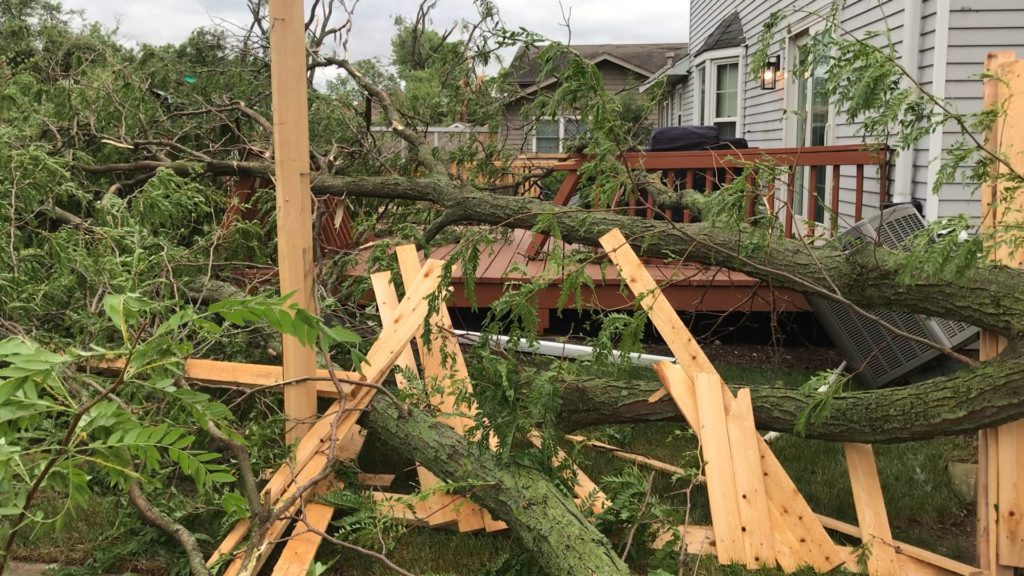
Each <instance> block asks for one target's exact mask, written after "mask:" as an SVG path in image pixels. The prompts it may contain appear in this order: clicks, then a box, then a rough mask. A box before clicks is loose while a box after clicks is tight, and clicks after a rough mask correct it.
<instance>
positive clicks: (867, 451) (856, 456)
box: [843, 442, 900, 576]
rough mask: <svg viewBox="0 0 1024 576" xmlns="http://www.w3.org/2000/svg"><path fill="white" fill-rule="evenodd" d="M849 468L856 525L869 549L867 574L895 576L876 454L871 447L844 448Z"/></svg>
mask: <svg viewBox="0 0 1024 576" xmlns="http://www.w3.org/2000/svg"><path fill="white" fill-rule="evenodd" d="M843 452H844V453H845V454H846V466H847V468H848V469H849V471H850V487H851V488H852V489H853V505H854V507H855V508H856V509H857V523H858V524H860V528H861V542H863V543H864V544H865V545H866V546H868V547H869V549H870V551H871V553H870V555H869V556H868V560H867V565H868V574H870V575H871V576H896V575H897V574H899V573H900V572H899V564H898V563H897V561H896V550H895V549H894V548H893V545H892V530H891V529H890V528H889V517H888V514H887V513H886V511H885V500H884V499H883V498H882V484H881V483H880V482H879V480H878V468H877V466H876V465H875V452H874V450H873V449H872V448H871V445H870V444H856V443H852V442H847V443H845V444H843Z"/></svg>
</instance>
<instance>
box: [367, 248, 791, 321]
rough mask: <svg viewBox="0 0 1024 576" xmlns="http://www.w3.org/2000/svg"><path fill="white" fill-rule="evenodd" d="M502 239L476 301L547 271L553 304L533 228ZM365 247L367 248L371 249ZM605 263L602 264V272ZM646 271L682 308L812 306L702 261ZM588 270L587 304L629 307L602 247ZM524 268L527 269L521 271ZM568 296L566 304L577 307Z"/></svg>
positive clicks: (484, 267) (458, 274)
mask: <svg viewBox="0 0 1024 576" xmlns="http://www.w3.org/2000/svg"><path fill="white" fill-rule="evenodd" d="M507 238H508V239H507V240H504V241H495V242H494V244H492V245H491V246H487V247H484V248H483V249H482V250H481V251H480V261H479V263H478V264H477V273H476V282H475V290H474V292H475V295H476V305H477V306H481V307H487V306H488V305H490V303H491V302H494V301H495V300H497V298H499V297H500V296H501V294H502V292H503V290H504V287H505V284H506V283H516V282H519V283H522V282H528V281H529V280H531V279H533V278H534V277H537V276H539V275H541V274H544V275H546V276H548V277H551V278H552V283H551V286H549V287H548V288H546V289H545V290H543V291H542V292H541V293H540V294H539V295H538V307H539V308H542V309H543V308H554V307H555V303H556V302H557V299H558V293H559V290H560V285H561V276H563V274H564V272H565V271H564V270H562V271H556V270H554V266H555V263H554V262H553V261H549V260H548V259H547V258H546V254H547V253H544V254H542V255H541V256H540V257H539V258H537V259H535V260H531V259H530V258H529V257H527V250H528V248H529V245H530V241H531V239H532V233H531V232H528V231H526V230H513V231H512V233H511V234H510V235H509V236H508V237H507ZM552 246H559V247H562V248H564V249H565V250H572V249H576V248H583V249H589V247H582V246H578V245H573V244H566V243H564V242H561V241H559V240H555V239H553V238H551V239H549V240H548V244H547V249H548V250H550V249H551V247H552ZM455 247H456V245H455V244H449V245H444V246H439V247H437V248H434V249H433V250H431V252H430V256H431V258H437V259H445V258H447V257H448V256H450V255H451V254H452V252H453V251H454V249H455ZM368 250H369V249H367V253H368ZM364 262H365V260H362V261H361V262H360V263H359V264H357V265H356V266H354V267H352V268H351V269H350V270H348V271H347V274H348V275H352V276H360V275H365V274H366V269H365V264H364ZM602 264H604V269H603V272H602ZM646 266H647V269H648V271H649V272H650V273H651V276H652V277H653V278H654V281H655V282H657V284H658V285H659V286H661V287H662V291H663V293H664V294H665V295H666V297H668V299H669V301H670V302H671V303H672V305H673V307H674V308H675V309H676V310H679V311H700V312H733V311H735V312H769V311H778V312H782V311H806V310H809V309H810V307H809V306H808V305H807V302H806V300H804V298H803V296H801V295H800V294H799V293H796V292H793V291H791V290H784V289H775V290H774V291H772V290H771V288H770V287H769V286H768V285H766V284H765V283H763V282H761V281H759V280H757V279H754V278H751V277H749V276H747V275H745V274H741V273H739V272H733V271H730V270H725V269H722V268H716V267H709V266H703V265H699V264H694V263H688V262H678V261H677V262H664V261H651V262H648V263H647V264H646ZM585 268H586V271H587V275H588V276H589V277H590V278H591V279H592V280H593V282H594V284H595V289H594V290H593V291H589V290H584V296H583V297H584V299H585V301H584V302H583V305H584V307H589V308H603V309H630V308H632V307H633V306H632V304H633V303H632V299H631V298H628V297H626V296H623V295H622V294H621V293H620V288H621V286H622V279H621V278H620V277H619V273H618V270H616V269H615V267H614V266H609V265H607V257H606V256H605V255H604V253H603V252H600V251H598V252H595V253H594V256H593V259H592V260H591V261H590V262H588V263H587V264H585ZM524 269H525V270H526V273H525V274H523V272H522V270H524ZM462 274H463V270H462V268H461V267H456V268H455V270H453V272H452V287H453V288H454V299H453V300H454V301H453V302H452V303H451V305H453V306H469V305H471V303H470V302H469V300H468V297H467V296H466V294H465V289H464V288H465V286H464V284H465V282H464V280H465V279H464V278H463V275H462ZM573 305H574V302H573V301H572V299H570V302H569V303H568V304H567V306H573Z"/></svg>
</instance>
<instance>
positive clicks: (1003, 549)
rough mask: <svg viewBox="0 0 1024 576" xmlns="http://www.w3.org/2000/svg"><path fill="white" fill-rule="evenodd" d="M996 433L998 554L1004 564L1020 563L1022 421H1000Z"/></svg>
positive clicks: (1023, 530)
mask: <svg viewBox="0 0 1024 576" xmlns="http://www.w3.org/2000/svg"><path fill="white" fill-rule="evenodd" d="M993 432H995V433H996V434H998V436H999V442H998V444H997V450H996V453H997V454H998V455H999V464H998V477H999V479H998V482H999V486H998V491H997V494H998V495H999V507H998V508H999V520H998V524H997V526H998V533H999V539H998V558H999V563H1000V564H1004V565H1008V566H1024V454H1021V450H1024V421H1021V420H1018V421H1016V422H1010V423H1009V424H1003V425H1002V426H1000V427H999V428H998V429H997V430H996V431H990V432H989V434H993Z"/></svg>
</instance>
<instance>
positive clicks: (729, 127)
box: [693, 50, 743, 138]
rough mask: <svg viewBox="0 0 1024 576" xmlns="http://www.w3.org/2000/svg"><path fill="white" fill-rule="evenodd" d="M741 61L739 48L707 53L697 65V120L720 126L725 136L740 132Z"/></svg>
mask: <svg viewBox="0 0 1024 576" xmlns="http://www.w3.org/2000/svg"><path fill="white" fill-rule="evenodd" d="M741 68H742V67H741V62H740V55H739V52H737V51H733V50H730V51H715V52H711V53H708V55H707V57H706V58H704V59H703V60H700V61H699V63H698V64H696V68H695V74H694V77H695V81H694V87H693V99H694V107H693V110H694V118H693V120H694V123H695V124H701V125H711V124H713V125H715V126H718V128H719V132H720V134H721V137H722V138H735V137H736V136H738V135H739V134H740V110H741V105H740V100H741V98H742V95H743V92H742V87H743V85H742V82H741V74H742V69H741Z"/></svg>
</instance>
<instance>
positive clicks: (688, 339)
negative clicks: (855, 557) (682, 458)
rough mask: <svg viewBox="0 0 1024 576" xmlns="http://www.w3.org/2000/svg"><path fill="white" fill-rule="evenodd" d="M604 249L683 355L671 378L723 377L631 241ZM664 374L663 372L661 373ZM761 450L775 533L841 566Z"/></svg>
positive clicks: (608, 239)
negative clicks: (784, 532) (783, 532)
mask: <svg viewBox="0 0 1024 576" xmlns="http://www.w3.org/2000/svg"><path fill="white" fill-rule="evenodd" d="M601 244H602V246H604V248H605V251H606V252H607V253H608V256H609V258H610V259H611V260H612V262H613V263H614V264H615V265H616V266H617V267H618V268H619V274H620V276H622V278H624V279H625V280H626V283H627V284H628V285H629V287H630V289H631V290H632V291H633V293H634V294H635V295H637V297H638V298H640V300H641V305H643V308H644V310H645V311H647V312H648V315H649V316H650V318H651V320H652V322H653V323H654V326H655V328H656V329H657V330H658V332H659V333H660V334H661V335H662V338H663V339H664V340H665V342H666V343H668V344H669V348H670V349H671V350H672V351H673V354H677V356H676V360H677V362H679V365H678V366H679V368H680V369H679V370H677V371H673V372H671V373H673V374H677V375H678V376H679V377H680V378H686V379H689V380H690V381H691V382H692V381H693V379H694V378H695V377H696V375H697V374H699V373H701V372H702V370H700V367H701V366H702V365H704V364H705V363H706V364H707V365H708V366H710V369H709V371H708V372H707V373H709V374H714V375H716V376H717V374H718V373H717V371H715V369H714V366H711V363H710V361H709V360H708V359H707V356H706V355H705V354H704V352H703V350H701V348H700V345H699V344H698V343H697V341H696V340H695V339H694V338H693V335H692V334H690V331H689V330H687V328H686V326H685V325H683V322H682V320H680V319H679V315H678V314H676V312H675V311H674V310H672V306H671V305H670V304H669V303H668V301H667V300H666V299H665V298H664V296H663V295H662V294H661V291H660V290H659V289H658V286H657V284H656V283H655V282H654V279H653V278H651V275H650V273H649V272H648V271H647V268H645V267H644V265H643V263H642V262H640V259H639V258H637V256H636V253H634V252H633V250H632V248H630V246H629V244H628V243H626V242H625V238H624V237H623V236H622V233H621V232H619V231H618V230H612V231H611V232H608V233H607V234H605V235H604V236H603V237H602V238H601ZM679 354H682V356H680V355H679ZM663 364H664V363H663ZM668 366H671V364H668ZM661 373H662V372H659V374H661ZM719 380H720V377H719ZM663 384H665V386H666V390H669V386H670V382H665V381H664V380H663ZM721 388H722V390H721V394H722V397H723V400H724V402H725V408H726V411H727V412H728V411H729V410H730V408H731V406H732V394H731V393H730V392H729V389H728V387H726V386H725V383H724V382H722V383H721ZM676 404H677V406H678V407H679V408H680V410H681V411H683V416H684V417H686V411H685V410H687V406H686V405H685V403H680V401H679V400H678V399H677V400H676ZM691 415H692V414H691ZM691 425H692V424H691ZM757 445H758V452H759V453H760V455H761V468H762V471H763V472H764V474H765V492H766V493H767V495H768V499H769V500H770V501H772V502H773V506H774V507H775V508H776V509H777V511H778V512H779V514H781V515H782V518H781V520H783V521H782V522H780V525H779V526H776V527H775V530H776V531H778V530H779V529H788V530H793V531H795V533H794V536H796V538H795V541H797V542H799V543H800V544H801V546H800V547H799V548H798V549H795V550H790V551H791V552H792V553H793V554H794V556H795V557H796V558H798V559H799V560H800V561H801V562H803V563H806V564H809V565H811V566H812V567H814V568H815V569H817V570H819V571H827V570H829V569H831V568H832V567H833V566H835V565H836V563H837V556H838V554H837V549H836V546H835V544H834V543H833V542H832V540H831V539H830V538H829V537H828V533H827V532H825V529H824V528H823V527H822V526H821V524H820V523H819V522H818V521H817V520H816V519H815V518H814V513H813V511H811V509H810V506H808V505H807V502H806V501H805V500H804V499H803V496H801V495H800V491H799V490H797V488H796V485H794V484H793V481H792V480H791V479H790V478H789V476H788V475H787V474H786V471H785V469H783V468H782V465H781V464H780V463H779V461H778V459H777V458H775V454H773V453H772V451H771V448H770V447H769V446H768V444H767V443H766V442H765V441H764V439H763V438H761V437H760V436H759V437H758V439H757ZM778 548H779V546H776V549H777V555H778ZM783 568H785V566H783Z"/></svg>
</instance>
